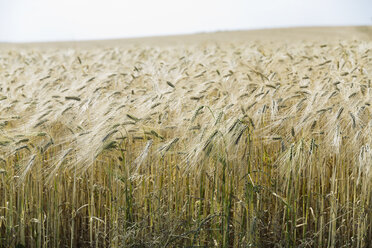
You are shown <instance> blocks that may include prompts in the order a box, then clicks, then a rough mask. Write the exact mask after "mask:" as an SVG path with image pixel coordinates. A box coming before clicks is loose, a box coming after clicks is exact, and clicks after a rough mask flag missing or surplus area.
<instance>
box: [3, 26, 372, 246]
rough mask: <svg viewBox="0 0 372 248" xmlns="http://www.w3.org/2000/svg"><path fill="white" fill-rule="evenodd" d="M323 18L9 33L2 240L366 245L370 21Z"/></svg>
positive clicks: (371, 159) (370, 214)
mask: <svg viewBox="0 0 372 248" xmlns="http://www.w3.org/2000/svg"><path fill="white" fill-rule="evenodd" d="M317 30H318V31H316V32H315V31H314V30H313V31H311V30H310V31H311V32H310V31H309V30H308V32H306V30H305V31H304V30H300V29H298V30H296V29H294V30H289V31H288V30H286V31H282V32H284V33H285V32H287V33H288V35H284V36H280V37H281V39H278V38H277V36H275V35H273V34H271V36H270V32H269V31H265V32H264V31H262V32H264V33H260V31H252V33H249V32H247V33H246V34H244V33H240V34H239V33H231V34H230V33H223V34H218V33H217V34H199V35H196V36H195V37H199V38H198V39H195V40H193V38H192V36H190V37H191V38H190V37H186V38H185V37H184V38H182V37H179V38H177V37H173V38H169V43H166V42H164V41H161V42H153V43H152V42H151V39H148V40H146V41H144V40H142V41H141V42H140V41H138V40H133V41H126V42H125V45H121V44H120V41H116V42H111V43H110V42H106V43H99V42H96V43H94V42H92V43H90V44H89V45H82V44H80V45H79V44H72V43H68V44H62V43H61V44H52V45H45V44H25V45H11V44H10V45H9V44H3V45H0V247H15V246H16V245H18V247H23V246H25V247H370V245H371V243H370V242H371V240H372V192H371V191H372V190H371V188H372V135H371V134H372V118H371V117H372V116H371V115H372V106H371V104H372V86H371V80H372V39H371V38H370V37H371V35H370V34H371V33H372V29H371V28H364V29H363V28H358V29H357V28H356V29H355V30H357V31H358V32H359V33H358V32H356V31H355V30H354V29H352V30H351V31H350V30H349V29H347V28H345V29H342V28H340V29H337V32H338V34H341V35H338V36H337V35H334V36H332V35H333V34H334V32H333V31H334V30H333V31H332V30H331V29H329V30H328V31H327V29H320V28H319V29H317ZM335 30H336V29H335ZM343 31H344V32H343ZM327 32H329V33H330V34H329V35H328V36H327ZM332 32H333V33H332ZM368 32H369V33H368ZM272 33H275V34H277V33H280V32H279V31H272ZM296 34H300V35H297V36H296ZM361 34H363V35H364V36H362V35H361ZM250 35H251V36H250ZM291 35H292V36H291ZM353 35H354V36H355V37H353ZM358 35H359V36H358ZM200 37H202V38H200ZM203 37H204V38H203ZM221 37H223V38H221ZM242 37H243V38H242ZM260 37H264V38H262V39H260ZM270 37H271V38H270ZM154 40H156V38H154ZM164 40H166V38H164ZM175 41H177V42H175Z"/></svg>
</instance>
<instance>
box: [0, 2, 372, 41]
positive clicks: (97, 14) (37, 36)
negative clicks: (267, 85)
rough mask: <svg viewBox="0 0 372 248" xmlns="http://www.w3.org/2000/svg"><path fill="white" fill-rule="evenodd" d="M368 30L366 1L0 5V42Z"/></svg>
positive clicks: (370, 17)
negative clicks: (343, 27) (300, 29)
mask: <svg viewBox="0 0 372 248" xmlns="http://www.w3.org/2000/svg"><path fill="white" fill-rule="evenodd" d="M333 25H372V0H255V1H251V0H245V1H244V0H182V1H181V0H131V1H129V0H122V1H118V0H116V1H115V0H105V1H100V0H0V42H31V41H58V40H72V41H75V40H90V39H112V38H128V37H142V36H154V35H172V34H189V33H198V32H213V31H224V30H244V29H258V28H274V27H293V26H333Z"/></svg>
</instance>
